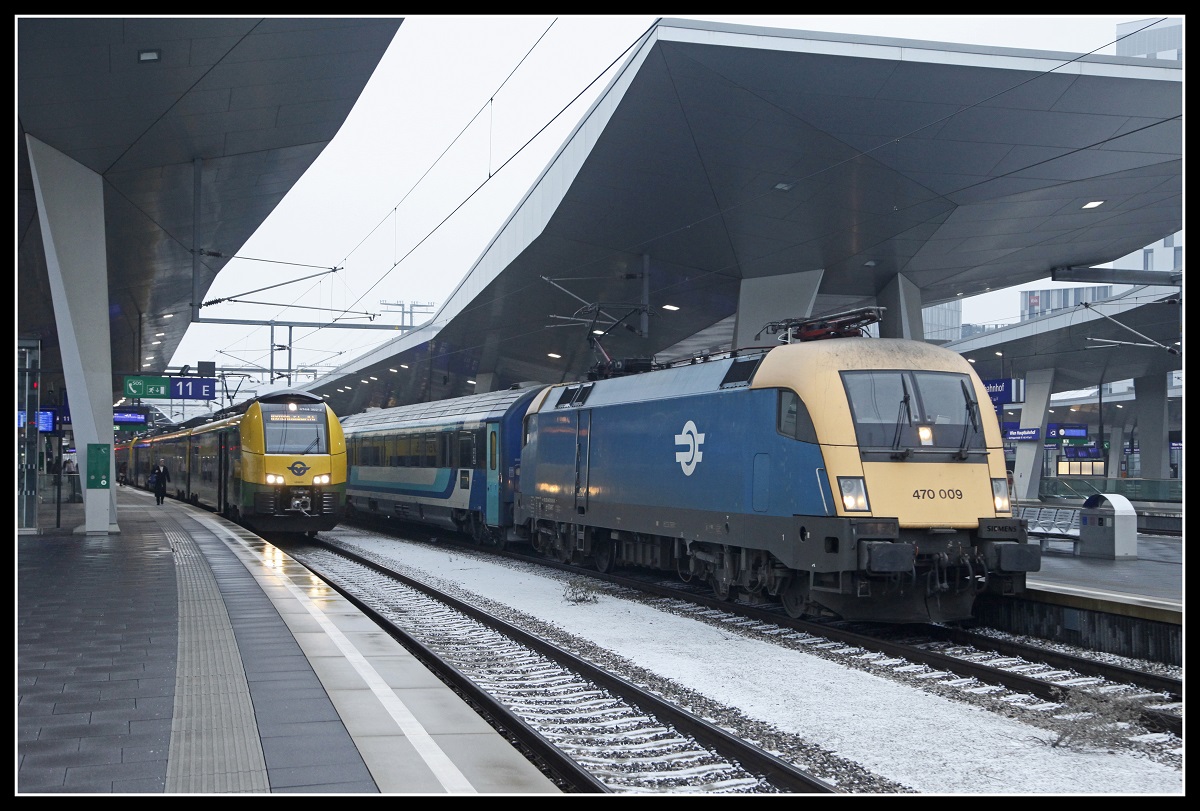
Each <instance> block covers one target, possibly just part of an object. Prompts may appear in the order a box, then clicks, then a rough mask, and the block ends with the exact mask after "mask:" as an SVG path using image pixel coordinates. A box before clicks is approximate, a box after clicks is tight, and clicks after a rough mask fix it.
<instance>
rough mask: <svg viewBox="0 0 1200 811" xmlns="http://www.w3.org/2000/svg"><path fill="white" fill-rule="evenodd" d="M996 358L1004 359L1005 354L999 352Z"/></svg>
mask: <svg viewBox="0 0 1200 811" xmlns="http://www.w3.org/2000/svg"><path fill="white" fill-rule="evenodd" d="M996 357H998V358H1002V357H1004V353H1003V352H997V353H996Z"/></svg>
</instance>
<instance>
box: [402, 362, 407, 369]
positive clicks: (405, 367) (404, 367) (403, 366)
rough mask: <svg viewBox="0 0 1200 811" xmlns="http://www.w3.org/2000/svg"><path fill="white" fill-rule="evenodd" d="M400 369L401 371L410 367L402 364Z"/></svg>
mask: <svg viewBox="0 0 1200 811" xmlns="http://www.w3.org/2000/svg"><path fill="white" fill-rule="evenodd" d="M400 368H401V369H407V368H408V366H407V365H406V364H403V363H401V364H400Z"/></svg>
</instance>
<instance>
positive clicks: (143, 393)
mask: <svg viewBox="0 0 1200 811" xmlns="http://www.w3.org/2000/svg"><path fill="white" fill-rule="evenodd" d="M125 396H126V397H145V398H151V399H159V400H169V399H171V380H170V378H166V377H147V376H145V375H139V376H129V375H126V377H125Z"/></svg>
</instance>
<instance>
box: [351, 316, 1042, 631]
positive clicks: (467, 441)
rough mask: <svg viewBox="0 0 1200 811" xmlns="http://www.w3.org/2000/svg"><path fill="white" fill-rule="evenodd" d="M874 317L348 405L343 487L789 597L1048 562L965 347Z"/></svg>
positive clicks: (870, 605) (927, 605) (357, 503)
mask: <svg viewBox="0 0 1200 811" xmlns="http://www.w3.org/2000/svg"><path fill="white" fill-rule="evenodd" d="M868 315H870V317H871V319H877V317H878V313H877V312H876V311H875V310H873V309H872V311H871V312H870V313H869V314H868ZM868 322H869V319H867V317H866V316H865V315H864V314H863V313H862V312H858V311H856V312H855V313H852V314H846V317H845V318H843V319H841V320H838V319H837V318H833V319H826V320H824V321H822V320H816V321H796V322H780V324H781V325H782V326H781V329H782V330H783V331H784V332H785V333H786V335H785V337H787V338H789V339H790V341H789V342H788V343H786V344H783V345H779V346H774V347H771V348H760V349H755V350H751V351H740V352H737V353H729V354H728V355H726V356H724V357H720V358H714V359H709V360H706V361H704V362H700V361H699V360H697V361H696V362H692V363H687V364H677V365H672V366H668V367H666V368H659V369H655V370H652V371H646V372H642V373H636V374H628V373H625V374H613V373H611V372H612V371H613V370H614V369H615V368H616V367H615V365H611V366H609V371H610V374H602V373H597V374H593V375H591V376H590V377H591V378H592V379H590V380H587V381H580V382H572V383H564V384H558V385H553V386H545V385H543V386H528V387H524V388H519V389H512V390H508V391H500V392H490V393H487V394H480V395H474V396H471V397H464V398H458V399H451V400H443V401H438V402H434V403H423V404H419V405H414V406H406V407H401V408H393V409H385V410H374V411H368V412H366V413H364V414H357V415H354V416H351V417H346V418H344V419H343V421H342V422H343V428H344V430H345V433H346V442H347V450H348V456H349V460H350V473H349V482H348V485H347V502H348V508H349V509H352V510H360V511H363V512H367V513H374V514H386V515H394V516H396V517H399V518H403V519H409V520H416V521H424V522H430V523H440V524H442V525H444V526H447V527H452V528H455V529H458V530H460V531H464V532H467V533H470V534H471V535H473V536H474V537H475V539H476V540H477V541H479V542H488V543H504V542H506V541H510V540H521V541H527V542H528V543H530V544H532V546H533V547H534V548H535V549H537V550H538V551H540V552H541V553H542V554H545V555H548V556H551V557H554V558H556V559H558V560H561V561H563V562H568V563H584V562H591V563H592V564H594V565H595V566H596V567H597V568H598V569H600V570H601V571H611V570H612V569H613V568H614V567H615V566H617V565H626V566H639V567H648V568H653V569H659V570H665V571H672V572H675V573H677V574H678V576H679V577H680V578H682V579H683V580H685V581H690V580H697V581H699V582H703V583H707V584H709V585H710V586H711V588H712V589H713V591H714V592H715V593H716V594H717V595H718V596H719V597H722V598H724V599H732V598H733V597H735V596H736V595H739V594H745V595H747V596H748V598H749V599H754V600H778V601H780V602H782V603H783V606H784V608H785V609H786V610H787V611H788V613H789V614H791V615H792V616H800V615H802V614H808V615H833V616H839V617H842V618H845V619H862V620H876V621H883V622H928V621H932V622H949V621H959V620H965V619H969V618H970V617H971V611H972V606H973V604H974V600H975V597H976V596H977V595H978V594H980V593H981V592H984V591H990V592H994V593H1000V594H1014V593H1017V592H1020V591H1022V590H1023V589H1024V587H1025V576H1026V573H1027V572H1031V571H1037V570H1038V569H1039V568H1040V566H1041V548H1040V546H1039V545H1038V544H1036V543H1034V544H1031V543H1029V540H1028V537H1027V534H1026V528H1025V525H1024V522H1023V521H1022V520H1020V519H1019V518H1016V517H1014V516H1013V514H1012V509H1011V504H1010V501H1009V497H1010V496H1009V485H1008V478H1007V473H1006V471H1005V467H1004V449H1003V444H1002V442H1001V437H1000V427H999V423H998V421H997V419H996V415H995V413H994V411H993V410H992V409H991V408H987V407H985V408H980V403H984V404H987V403H989V398H988V393H987V391H986V389H985V388H984V386H983V383H982V381H981V380H980V379H979V377H978V376H977V375H976V374H975V372H974V370H973V369H972V367H971V366H970V364H969V363H967V362H966V361H965V360H964V359H963V358H962V357H961V356H960V355H958V354H957V353H954V352H951V351H949V350H946V349H942V348H940V347H937V346H934V345H932V344H927V343H924V342H920V341H905V340H893V339H872V338H866V337H864V336H863V332H862V329H861V325H862V324H863V323H868ZM841 336H856V337H841ZM826 338H836V340H821V339H826ZM631 366H632V367H636V364H633V365H631ZM626 368H629V367H626ZM622 371H626V369H624V368H623V369H622Z"/></svg>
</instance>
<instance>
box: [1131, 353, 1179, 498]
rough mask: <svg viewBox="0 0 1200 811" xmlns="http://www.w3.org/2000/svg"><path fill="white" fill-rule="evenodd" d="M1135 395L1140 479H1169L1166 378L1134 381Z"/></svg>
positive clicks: (1161, 375)
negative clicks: (1140, 466)
mask: <svg viewBox="0 0 1200 811" xmlns="http://www.w3.org/2000/svg"><path fill="white" fill-rule="evenodd" d="M1133 390H1134V392H1135V394H1136V395H1137V399H1136V400H1135V401H1134V402H1136V403H1137V421H1138V422H1137V424H1138V427H1137V441H1138V447H1139V448H1140V453H1141V460H1142V478H1143V479H1168V478H1170V477H1171V455H1170V453H1168V448H1169V447H1170V444H1169V443H1170V434H1169V433H1168V426H1167V376H1166V375H1165V374H1157V375H1150V376H1148V377H1139V378H1136V379H1135V380H1134V381H1133Z"/></svg>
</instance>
